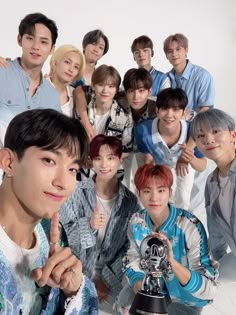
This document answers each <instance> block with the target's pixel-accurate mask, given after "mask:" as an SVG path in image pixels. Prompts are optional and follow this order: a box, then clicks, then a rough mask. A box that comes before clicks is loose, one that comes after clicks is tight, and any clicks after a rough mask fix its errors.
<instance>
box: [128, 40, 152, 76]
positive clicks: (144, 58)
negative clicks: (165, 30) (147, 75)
mask: <svg viewBox="0 0 236 315" xmlns="http://www.w3.org/2000/svg"><path fill="white" fill-rule="evenodd" d="M133 56H134V60H135V61H136V63H137V65H138V66H139V68H145V69H147V70H148V71H149V70H150V69H151V66H152V62H151V59H152V56H153V51H152V49H151V48H147V47H146V48H145V47H141V46H137V47H136V49H135V51H134V52H133Z"/></svg>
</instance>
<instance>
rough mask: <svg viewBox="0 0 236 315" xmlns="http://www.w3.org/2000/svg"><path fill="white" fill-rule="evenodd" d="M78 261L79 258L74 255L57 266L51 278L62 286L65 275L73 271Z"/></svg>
mask: <svg viewBox="0 0 236 315" xmlns="http://www.w3.org/2000/svg"><path fill="white" fill-rule="evenodd" d="M76 261H77V258H76V257H75V256H74V255H71V256H70V257H68V258H67V259H65V260H63V261H61V262H60V263H59V264H57V265H56V266H55V268H53V270H52V273H51V275H50V278H52V279H53V280H54V281H55V282H56V283H57V284H60V283H61V279H62V276H63V274H64V273H65V272H67V271H68V270H69V269H71V268H72V266H73V265H74V264H75V262H76Z"/></svg>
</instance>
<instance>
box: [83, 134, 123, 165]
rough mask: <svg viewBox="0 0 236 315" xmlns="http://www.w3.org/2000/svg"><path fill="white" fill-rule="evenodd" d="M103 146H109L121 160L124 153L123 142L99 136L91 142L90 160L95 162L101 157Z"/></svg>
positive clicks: (112, 137)
mask: <svg viewBox="0 0 236 315" xmlns="http://www.w3.org/2000/svg"><path fill="white" fill-rule="evenodd" d="M102 145H108V146H109V148H110V149H111V151H112V153H113V154H114V155H115V156H118V157H119V158H121V155H122V152H123V146H122V142H121V140H120V139H119V138H117V137H114V136H105V135H102V134H101V135H97V136H96V137H94V138H93V140H92V141H91V142H90V153H89V155H90V158H91V160H94V159H95V158H96V157H97V156H98V155H99V150H100V148H101V146H102Z"/></svg>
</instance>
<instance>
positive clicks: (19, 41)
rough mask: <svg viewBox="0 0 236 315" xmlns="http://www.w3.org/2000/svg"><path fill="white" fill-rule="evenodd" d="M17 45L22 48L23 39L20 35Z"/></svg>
mask: <svg viewBox="0 0 236 315" xmlns="http://www.w3.org/2000/svg"><path fill="white" fill-rule="evenodd" d="M17 43H18V45H19V46H20V47H22V37H21V36H20V35H18V36H17Z"/></svg>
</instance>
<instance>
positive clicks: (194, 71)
mask: <svg viewBox="0 0 236 315" xmlns="http://www.w3.org/2000/svg"><path fill="white" fill-rule="evenodd" d="M168 76H169V77H170V80H171V87H172V88H177V87H178V88H181V89H183V90H184V91H185V93H186V94H187V96H188V106H187V108H189V109H192V110H194V111H196V112H198V111H199V110H200V107H202V106H209V107H213V106H214V99H215V89H214V82H213V78H212V76H211V75H210V73H209V72H208V71H207V70H205V69H203V68H202V67H200V66H196V65H193V64H192V63H191V62H190V61H189V60H188V63H187V66H186V68H185V70H184V72H183V74H182V75H181V76H178V75H177V74H176V72H175V70H174V69H172V70H171V71H170V72H168Z"/></svg>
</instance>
